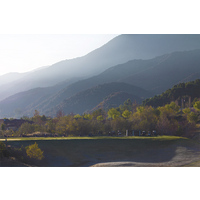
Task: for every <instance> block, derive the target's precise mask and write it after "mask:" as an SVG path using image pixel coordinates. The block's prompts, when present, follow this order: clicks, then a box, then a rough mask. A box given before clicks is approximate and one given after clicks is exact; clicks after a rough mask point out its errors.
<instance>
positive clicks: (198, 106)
mask: <svg viewBox="0 0 200 200" xmlns="http://www.w3.org/2000/svg"><path fill="white" fill-rule="evenodd" d="M193 107H194V108H195V109H196V110H197V111H200V101H196V102H195V103H194V106H193Z"/></svg>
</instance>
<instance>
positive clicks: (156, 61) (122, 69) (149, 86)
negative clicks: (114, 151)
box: [0, 50, 200, 117]
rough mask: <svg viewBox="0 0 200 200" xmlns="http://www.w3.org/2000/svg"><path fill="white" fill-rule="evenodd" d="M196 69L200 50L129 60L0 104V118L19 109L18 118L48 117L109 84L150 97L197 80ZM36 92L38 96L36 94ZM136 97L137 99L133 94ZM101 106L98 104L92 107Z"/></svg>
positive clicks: (14, 96)
mask: <svg viewBox="0 0 200 200" xmlns="http://www.w3.org/2000/svg"><path fill="white" fill-rule="evenodd" d="M199 65H200V50H192V51H183V52H174V53H171V54H165V55H162V56H159V57H156V58H153V59H149V60H132V61H129V62H126V63H124V64H120V65H116V66H113V67H111V68H109V69H107V70H106V71H104V72H103V73H101V74H99V75H97V76H93V77H91V78H88V79H85V80H79V81H78V79H72V80H69V81H66V82H63V83H61V84H60V85H59V87H58V86H55V87H50V88H43V89H42V91H43V92H40V90H41V89H40V90H38V89H35V91H34V90H32V91H27V92H23V93H18V94H16V95H13V96H11V97H9V98H7V99H5V100H3V101H1V102H0V116H2V117H14V116H15V117H16V116H17V115H16V111H17V113H18V114H19V109H22V110H23V112H21V114H23V115H24V114H25V115H29V116H30V115H32V114H33V113H34V110H35V109H37V110H39V111H40V113H41V114H44V113H51V112H50V111H49V110H51V109H52V108H54V109H55V108H58V107H56V106H57V105H59V104H60V103H61V102H63V101H64V100H67V99H69V98H71V97H72V96H73V98H74V100H73V101H75V102H76V101H79V100H77V99H75V98H79V99H80V97H79V96H76V94H78V93H80V92H84V91H85V90H88V89H91V88H94V87H97V86H98V85H102V84H105V83H111V82H115V83H116V82H121V83H122V82H123V83H127V84H129V85H134V86H137V87H139V88H143V89H145V90H146V91H149V92H150V93H151V95H150V96H148V97H153V96H154V95H157V94H161V93H162V92H164V91H165V90H167V89H169V88H171V87H172V86H173V85H176V84H178V83H180V82H186V81H190V80H195V79H197V78H200V68H199ZM75 80H76V81H75ZM73 82H74V83H73ZM67 85H68V86H67ZM45 90H47V91H45ZM33 91H34V93H33ZM36 91H38V93H35V92H36ZM114 92H119V91H114ZM128 93H129V94H130V92H128ZM31 94H32V97H31V96H30V95H31ZM46 94H48V95H46ZM82 94H84V93H82ZM108 95H110V93H109V94H107V96H108ZM134 95H135V94H134ZM82 96H83V95H82ZM136 96H138V95H137V94H136ZM34 99H35V100H34ZM102 101H103V99H100V102H102ZM100 102H99V101H98V102H97V104H96V105H94V107H95V106H97V105H98V104H99V103H100ZM91 105H93V104H91ZM84 109H86V107H84V108H83V110H81V112H82V111H83V112H84V111H85V110H84ZM91 109H92V108H91ZM71 111H72V110H71ZM71 111H69V112H71ZM54 113H55V112H54Z"/></svg>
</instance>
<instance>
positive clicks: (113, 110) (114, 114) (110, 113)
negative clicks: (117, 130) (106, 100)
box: [108, 108, 121, 119]
mask: <svg viewBox="0 0 200 200" xmlns="http://www.w3.org/2000/svg"><path fill="white" fill-rule="evenodd" d="M120 115H121V113H120V112H119V111H118V110H117V109H116V108H111V109H110V110H109V111H108V118H112V119H116V118H118V117H120Z"/></svg>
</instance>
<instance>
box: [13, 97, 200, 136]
mask: <svg viewBox="0 0 200 200" xmlns="http://www.w3.org/2000/svg"><path fill="white" fill-rule="evenodd" d="M199 113H200V101H196V102H195V103H194V107H193V108H189V107H188V108H184V109H182V110H181V107H180V106H178V105H177V103H175V102H171V103H169V104H166V105H164V106H158V107H152V106H147V105H146V106H144V105H142V106H141V105H137V104H136V103H132V102H131V100H130V99H128V100H127V101H125V102H124V104H123V105H120V106H119V107H117V108H111V109H109V110H107V111H105V110H103V109H98V110H95V111H93V112H91V113H84V114H82V115H80V114H76V115H75V114H69V115H64V114H63V112H62V111H59V112H58V114H57V116H56V117H54V118H50V117H46V116H44V115H42V116H41V115H40V114H39V112H38V111H35V114H34V116H33V117H32V118H27V117H26V119H28V120H31V121H33V122H34V123H32V124H31V123H24V124H22V125H21V127H20V128H19V129H18V130H17V131H16V132H15V133H14V135H15V136H27V135H28V134H31V133H34V132H43V133H49V134H51V136H88V135H118V134H119V133H122V134H124V135H125V132H126V130H129V133H130V132H131V131H133V130H134V132H135V133H137V132H139V131H146V132H148V131H151V132H152V131H153V130H156V132H157V133H158V134H161V135H162V134H164V135H179V136H186V137H189V136H191V134H192V132H193V130H194V129H195V126H196V123H197V122H198V119H199Z"/></svg>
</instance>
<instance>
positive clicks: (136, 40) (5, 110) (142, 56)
mask: <svg viewBox="0 0 200 200" xmlns="http://www.w3.org/2000/svg"><path fill="white" fill-rule="evenodd" d="M198 49H200V35H120V36H118V37H116V38H114V39H113V40H111V41H110V42H108V43H107V44H105V45H104V46H102V47H101V48H99V49H96V50H95V51H93V52H91V53H89V54H87V55H86V56H83V57H80V58H76V59H71V60H65V61H61V62H59V63H56V64H54V65H52V66H49V67H47V68H44V69H39V70H37V71H34V72H31V73H28V74H26V75H22V74H16V76H13V75H12V77H11V79H13V82H12V81H8V82H7V83H6V81H5V79H3V78H2V76H1V77H0V99H1V100H2V101H1V102H0V117H1V118H2V117H22V116H23V115H29V116H31V115H32V114H33V111H34V109H38V110H39V111H40V113H41V114H52V115H55V113H56V111H57V110H58V109H63V110H64V111H65V112H66V113H65V114H67V113H68V112H75V113H76V112H77V113H80V114H81V113H82V112H84V111H86V110H90V109H92V108H94V107H95V106H97V105H98V104H99V103H100V102H102V101H103V99H105V98H106V97H107V96H109V95H111V94H112V93H115V95H116V94H124V95H125V96H127V97H128V95H130V97H131V98H132V99H133V97H135V99H137V101H138V102H139V103H140V102H141V99H142V98H147V97H150V96H153V95H154V94H160V93H161V92H164V91H165V90H166V89H168V88H170V87H172V86H173V85H174V84H177V83H179V82H183V81H190V80H195V79H197V78H200V50H198ZM176 51H178V52H176ZM20 76H21V77H20ZM81 79H82V80H81ZM3 80H4V81H3ZM3 82H4V83H5V84H3ZM112 82H113V83H112ZM114 82H115V84H114ZM116 82H118V83H116ZM105 83H110V84H106V85H105ZM111 83H112V84H111ZM103 84H104V85H103ZM124 84H125V85H126V84H127V85H126V87H125V86H124V87H122V85H124ZM99 85H103V86H99ZM117 85H118V86H117ZM97 86H98V87H97ZM110 87H111V88H112V89H108V88H110ZM129 87H130V88H131V87H132V92H131V91H130V90H129V91H128V92H127V88H129ZM136 87H137V88H140V89H139V90H140V91H146V93H145V95H141V94H139V92H136V91H134V89H133V88H136ZM97 88H98V90H97ZM114 88H115V89H114ZM117 88H118V89H117ZM30 89H31V90H30ZM97 91H98V92H97ZM109 91H110V92H109ZM19 92H20V93H19ZM96 92H97V93H96ZM125 93H126V94H125ZM97 94H101V95H97ZM97 96H98V100H97ZM86 97H87V98H86ZM84 99H85V103H83V102H82V101H84ZM95 99H96V100H95ZM81 100H82V101H81ZM75 102H77V103H78V104H75ZM78 105H80V108H79V109H78Z"/></svg>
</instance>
